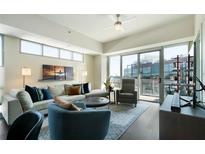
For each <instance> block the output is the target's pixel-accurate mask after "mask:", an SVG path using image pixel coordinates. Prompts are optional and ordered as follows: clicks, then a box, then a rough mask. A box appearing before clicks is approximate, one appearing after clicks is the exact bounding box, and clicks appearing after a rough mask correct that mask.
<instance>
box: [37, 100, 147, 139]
mask: <svg viewBox="0 0 205 154" xmlns="http://www.w3.org/2000/svg"><path fill="white" fill-rule="evenodd" d="M148 107H149V105H147V104H144V103H138V104H137V107H136V108H135V107H133V106H132V105H126V104H120V105H110V106H109V109H110V110H111V118H110V127H109V131H108V134H107V136H106V137H105V139H106V140H117V139H119V138H120V136H122V135H123V134H124V133H125V132H126V130H127V129H128V128H129V127H130V125H131V124H132V123H133V122H134V121H135V120H136V119H137V118H139V117H140V115H142V113H144V112H145V111H146V110H147V109H148ZM102 108H107V107H102ZM102 108H101V109H102ZM99 109H100V108H98V110H99ZM49 139H50V136H49V130H48V118H45V120H44V123H43V126H42V129H41V132H40V135H39V140H49Z"/></svg>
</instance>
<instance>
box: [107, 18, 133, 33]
mask: <svg viewBox="0 0 205 154" xmlns="http://www.w3.org/2000/svg"><path fill="white" fill-rule="evenodd" d="M108 17H109V18H110V19H111V20H112V21H113V22H114V24H113V25H112V26H109V27H107V28H106V29H111V28H113V27H114V29H115V30H117V31H123V30H124V25H127V24H128V23H130V22H133V21H134V20H136V16H134V15H127V14H126V15H121V14H115V15H108Z"/></svg>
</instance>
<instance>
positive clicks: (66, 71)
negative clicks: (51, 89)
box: [43, 64, 74, 81]
mask: <svg viewBox="0 0 205 154" xmlns="http://www.w3.org/2000/svg"><path fill="white" fill-rule="evenodd" d="M73 78H74V75H73V67H68V66H56V65H45V64H44V65H43V80H57V81H64V80H73Z"/></svg>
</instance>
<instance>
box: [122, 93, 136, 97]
mask: <svg viewBox="0 0 205 154" xmlns="http://www.w3.org/2000/svg"><path fill="white" fill-rule="evenodd" d="M119 96H120V97H125V98H130V97H134V94H133V93H119Z"/></svg>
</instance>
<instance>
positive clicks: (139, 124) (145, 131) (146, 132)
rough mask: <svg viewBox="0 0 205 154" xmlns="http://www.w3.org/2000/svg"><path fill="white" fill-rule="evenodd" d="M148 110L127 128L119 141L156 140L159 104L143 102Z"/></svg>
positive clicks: (157, 137) (157, 136)
mask: <svg viewBox="0 0 205 154" xmlns="http://www.w3.org/2000/svg"><path fill="white" fill-rule="evenodd" d="M143 103H147V104H149V106H150V107H149V108H148V109H147V110H146V111H145V112H144V113H143V114H142V115H141V116H140V117H139V118H138V119H137V120H136V121H135V122H134V123H133V124H132V125H131V126H130V127H129V129H128V130H127V131H126V132H125V133H124V134H123V135H122V136H121V137H120V140H158V139H159V104H158V103H151V102H144V101H143Z"/></svg>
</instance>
